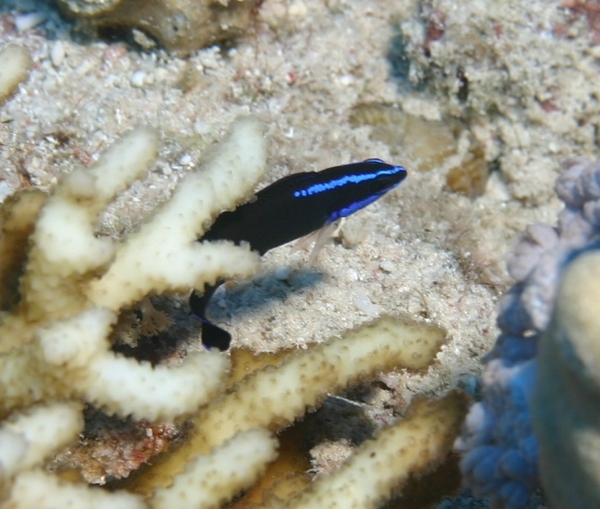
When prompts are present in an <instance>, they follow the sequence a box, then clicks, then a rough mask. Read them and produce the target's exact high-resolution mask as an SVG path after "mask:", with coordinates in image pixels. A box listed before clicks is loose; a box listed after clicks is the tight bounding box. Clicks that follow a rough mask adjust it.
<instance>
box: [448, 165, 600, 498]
mask: <svg viewBox="0 0 600 509" xmlns="http://www.w3.org/2000/svg"><path fill="white" fill-rule="evenodd" d="M555 189H556V192H557V194H558V196H559V198H560V199H561V200H562V201H563V202H564V204H565V207H564V209H563V210H562V211H561V212H560V214H559V216H558V224H557V226H556V227H550V226H547V225H542V224H537V225H534V226H530V227H529V228H528V229H527V231H526V233H525V234H524V235H523V237H522V239H521V240H520V242H519V243H518V245H517V247H516V248H515V251H514V253H513V255H512V257H511V259H510V260H509V264H508V268H509V272H510V274H511V275H512V277H513V278H514V279H515V280H516V284H515V285H514V286H513V288H512V289H511V290H510V291H509V292H508V293H507V294H506V295H505V296H504V297H503V299H502V301H501V303H500V314H499V317H498V326H499V327H500V329H501V334H500V336H499V337H498V340H497V342H496V345H495V346H494V348H493V349H492V351H491V352H490V353H489V354H488V355H487V358H486V368H485V372H484V374H483V400H482V401H481V402H478V403H476V404H475V405H473V406H472V408H471V410H470V412H469V415H468V417H467V420H466V425H465V432H464V435H463V437H462V438H461V439H459V440H458V441H457V448H458V449H459V450H460V451H462V452H463V459H462V465H461V466H462V470H463V474H464V476H465V478H466V479H467V481H468V483H469V484H470V485H471V486H472V487H473V489H474V491H475V493H476V494H477V495H479V496H489V497H490V499H491V501H492V506H493V507H498V508H511V509H518V508H522V507H525V505H526V504H527V502H528V500H529V497H530V495H531V493H532V491H534V490H535V489H537V488H538V487H539V485H540V484H539V481H540V479H541V485H542V487H543V488H544V491H545V493H546V494H547V495H548V498H549V502H550V504H551V505H552V507H556V508H559V507H560V508H583V507H595V506H597V505H598V503H600V467H599V465H598V450H599V445H598V443H599V442H598V441H599V438H598V437H599V436H600V435H599V433H600V429H599V427H598V423H599V422H600V420H599V419H598V398H599V397H600V386H599V385H598V365H599V361H600V358H599V355H598V345H597V343H598V333H597V329H598V316H600V315H599V311H600V308H599V307H598V303H599V302H600V301H599V299H598V283H597V281H598V263H599V262H598V247H599V246H598V244H597V238H598V234H599V233H600V165H599V164H598V163H592V162H590V161H588V160H586V159H584V158H579V157H577V158H572V159H569V160H567V161H566V162H565V163H564V164H563V173H562V174H561V175H560V177H559V178H558V180H557V183H556V188H555ZM581 252H583V254H579V256H577V254H578V253H581ZM574 253H575V254H574ZM563 274H564V277H563ZM561 277H562V278H563V279H562V283H561ZM559 285H560V291H559V290H558V288H559ZM557 292H558V297H557ZM538 469H539V471H538Z"/></svg>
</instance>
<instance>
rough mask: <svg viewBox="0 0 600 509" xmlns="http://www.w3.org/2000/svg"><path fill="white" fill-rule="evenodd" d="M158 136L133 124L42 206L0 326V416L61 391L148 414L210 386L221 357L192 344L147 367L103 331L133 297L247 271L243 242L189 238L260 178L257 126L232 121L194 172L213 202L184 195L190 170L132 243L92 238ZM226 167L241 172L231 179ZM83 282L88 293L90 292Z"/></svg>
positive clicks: (185, 402)
mask: <svg viewBox="0 0 600 509" xmlns="http://www.w3.org/2000/svg"><path fill="white" fill-rule="evenodd" d="M156 144H157V138H156V134H155V133H154V132H153V131H151V130H149V129H137V130H135V131H133V132H132V133H131V134H130V135H128V136H127V137H126V138H125V139H124V140H123V141H121V142H120V143H119V144H117V145H116V146H114V147H113V148H112V149H111V150H109V151H108V153H107V154H106V155H105V156H104V157H103V158H102V159H101V160H100V161H99V162H98V163H97V164H96V165H94V166H93V167H92V168H90V169H84V168H79V169H76V170H74V171H73V172H72V173H71V174H70V175H69V176H68V177H67V178H66V179H65V180H64V181H63V182H62V183H60V184H59V185H58V186H57V189H56V190H55V191H54V193H53V194H52V195H51V196H50V197H49V198H48V199H47V201H46V203H45V205H44V206H43V207H42V209H41V211H40V213H39V218H38V220H37V222H36V226H35V229H34V231H33V233H32V235H31V243H32V248H31V250H30V253H29V258H28V261H27V264H26V266H25V273H24V276H23V278H22V279H21V285H20V293H21V300H20V302H19V304H18V305H17V307H16V309H15V310H14V312H12V313H10V314H8V315H7V316H5V317H4V320H3V322H2V324H0V332H1V337H2V339H1V344H0V351H3V352H5V353H4V355H2V356H0V367H1V373H2V374H1V375H0V380H1V382H2V385H1V386H0V395H1V396H2V398H1V403H0V413H4V414H6V413H7V412H10V411H12V410H14V409H17V408H20V407H23V406H26V405H30V404H33V403H35V402H37V401H42V400H44V399H46V398H60V397H63V398H65V397H66V398H82V399H84V400H85V401H89V402H93V403H94V404H96V405H97V406H100V407H103V408H105V409H106V410H108V411H109V412H111V413H117V414H120V415H123V416H125V415H129V414H131V415H134V416H135V417H137V418H147V419H151V420H154V419H160V418H169V417H175V416H177V415H181V414H183V413H187V412H191V411H194V410H195V409H196V408H198V406H199V405H200V404H202V403H203V402H206V401H207V400H208V399H209V398H210V397H212V396H213V395H214V394H215V393H216V392H217V391H218V390H219V389H220V387H221V384H222V380H223V376H224V373H225V369H226V367H227V365H228V362H227V359H226V358H225V357H223V356H221V355H218V354H215V353H209V352H200V353H195V354H191V355H189V356H188V357H187V358H186V359H185V360H184V362H183V364H182V365H181V366H178V367H176V368H166V367H158V368H152V367H151V366H150V365H149V364H143V363H142V364H140V363H138V361H136V360H134V359H126V358H124V357H121V356H119V355H115V354H114V353H112V352H111V351H110V348H109V346H110V345H109V344H108V341H107V337H108V335H109V333H110V330H111V328H112V326H113V325H114V323H115V321H116V318H117V315H116V312H117V311H118V310H119V309H121V308H122V307H123V306H124V305H126V304H130V303H131V302H132V301H134V300H136V299H141V298H143V297H144V296H146V295H148V294H149V293H163V292H165V291H173V290H185V289H189V288H190V287H194V286H196V287H200V286H201V285H202V284H203V283H205V282H208V283H213V282H214V281H215V279H216V278H218V277H222V276H230V275H232V274H239V275H248V274H249V273H250V272H251V271H252V270H254V269H255V268H256V267H257V263H258V259H257V255H255V254H253V253H250V252H249V251H248V249H244V248H239V247H235V246H232V245H228V244H222V245H214V244H210V245H200V244H198V243H197V242H196V238H197V236H198V235H199V234H200V233H201V231H202V226H203V224H206V223H208V222H209V221H210V219H211V217H212V215H214V214H216V212H217V211H218V210H219V208H221V207H223V206H225V204H227V203H229V206H231V205H232V204H234V203H235V200H236V199H240V197H242V196H243V195H244V194H245V193H247V192H248V191H249V189H250V188H251V186H252V185H253V184H254V182H255V181H256V180H257V179H258V177H259V176H260V175H261V173H262V171H263V167H264V158H265V149H264V140H263V135H262V129H261V127H260V125H259V124H258V123H257V122H255V121H251V120H245V121H241V122H239V123H238V124H237V125H236V127H235V128H234V131H233V134H232V136H231V137H230V138H229V139H228V140H227V141H226V142H225V143H224V144H223V145H222V146H221V148H220V150H216V151H215V153H214V155H213V156H212V159H210V162H209V163H208V166H207V168H208V169H209V171H203V172H202V180H203V182H205V183H206V184H207V187H208V188H209V189H210V192H212V193H214V197H215V198H214V203H213V204H212V205H208V204H207V203H208V202H209V200H208V199H207V196H206V194H204V195H202V194H201V195H200V201H195V200H194V199H193V196H190V189H192V190H194V189H195V187H193V186H191V185H190V181H194V180H196V181H199V180H200V178H199V177H198V178H195V179H194V178H193V176H192V177H191V178H190V177H188V179H187V180H184V182H182V184H181V185H180V186H179V187H178V188H177V189H176V191H175V192H174V195H173V197H172V198H171V200H170V201H169V202H167V203H166V204H165V205H163V207H162V208H161V210H160V211H158V212H157V213H156V214H155V215H154V217H153V218H152V219H151V220H150V221H149V222H148V223H147V224H145V225H144V226H143V227H142V229H141V230H140V232H138V233H136V234H133V235H132V239H131V240H129V239H127V240H125V242H123V243H122V244H120V246H118V247H117V246H115V243H114V241H113V240H111V239H110V238H107V237H104V238H97V237H96V236H95V235H94V226H95V222H96V220H97V215H98V213H99V212H100V211H101V210H102V209H103V208H104V207H105V206H106V205H107V204H108V202H109V201H110V200H112V199H113V198H114V196H115V195H116V194H117V193H119V192H120V191H122V190H123V189H125V188H126V187H127V186H128V185H129V184H130V183H131V182H132V181H133V180H134V179H135V178H137V177H138V176H140V175H141V174H142V173H143V172H145V171H146V170H147V167H148V165H149V163H150V162H151V161H152V160H153V157H154V154H155V153H156ZM248 147H252V150H254V157H249V152H250V151H249V150H248ZM224 167H227V168H228V171H227V172H223V171H222V170H223V168H224ZM235 169H239V170H241V171H239V173H245V174H246V175H247V177H245V178H242V177H240V178H233V176H232V173H231V172H233V171H235ZM223 173H226V175H225V176H224V175H223ZM224 179H227V182H226V183H225V184H223V182H224ZM213 181H214V183H213ZM196 187H197V186H196ZM203 197H204V200H202V198H203ZM173 223H174V224H173ZM166 239H169V240H166ZM130 242H132V245H134V247H135V248H142V247H143V248H144V249H142V250H141V251H137V254H136V251H135V249H133V250H131V249H128V247H127V246H128V245H129V243H130ZM140 244H144V246H141V245H140ZM154 246H158V247H154ZM150 249H157V250H159V251H160V253H154V252H152V251H149V250H150ZM115 253H116V254H115ZM121 253H125V255H123V256H121ZM126 253H130V254H129V255H127V254H126ZM139 253H143V255H142V256H140V254H139ZM143 259H146V260H151V262H143ZM196 259H197V260H196ZM123 260H126V261H123ZM198 260H199V261H198ZM187 262H189V263H187ZM150 263H151V264H152V266H150ZM182 265H183V266H182ZM136 268H137V272H136ZM150 269H153V270H154V271H155V272H156V274H158V275H156V274H154V275H153V274H152V273H151V272H150ZM116 274H117V275H118V274H121V277H117V276H115V275H116ZM105 278H106V279H105ZM186 278H187V280H186ZM107 280H108V281H109V282H110V284H106V283H105V281H107ZM90 285H92V288H94V289H96V290H95V291H94V290H93V291H90V290H89V288H90ZM98 288H100V290H97V289H98ZM107 288H110V291H109V290H107ZM102 289H104V290H102ZM111 297H112V299H111ZM134 395H135V396H136V397H133V396H134Z"/></svg>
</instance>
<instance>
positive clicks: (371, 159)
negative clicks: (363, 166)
mask: <svg viewBox="0 0 600 509" xmlns="http://www.w3.org/2000/svg"><path fill="white" fill-rule="evenodd" d="M363 162H365V163H379V164H385V163H384V162H383V160H382V159H378V158H377V157H372V158H370V159H365V160H364V161H363Z"/></svg>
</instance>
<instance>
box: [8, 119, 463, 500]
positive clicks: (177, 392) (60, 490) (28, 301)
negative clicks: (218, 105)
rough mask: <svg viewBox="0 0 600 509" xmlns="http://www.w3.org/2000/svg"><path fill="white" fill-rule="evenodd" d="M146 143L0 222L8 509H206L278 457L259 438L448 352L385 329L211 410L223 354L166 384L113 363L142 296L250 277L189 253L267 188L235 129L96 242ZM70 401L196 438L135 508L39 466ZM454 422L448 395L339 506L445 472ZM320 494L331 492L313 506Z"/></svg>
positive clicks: (259, 381)
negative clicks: (141, 215)
mask: <svg viewBox="0 0 600 509" xmlns="http://www.w3.org/2000/svg"><path fill="white" fill-rule="evenodd" d="M157 143H158V140H157V135H156V133H155V132H154V131H153V130H151V129H147V128H140V129H136V130H135V131H133V132H132V133H130V134H129V135H128V136H126V137H125V138H124V139H123V140H122V141H121V142H119V143H118V144H116V145H115V146H113V147H112V148H111V149H109V150H108V151H107V152H106V153H105V154H104V155H103V157H102V158H101V159H100V160H99V161H98V162H97V163H96V164H94V165H93V166H92V167H90V168H76V169H74V170H73V171H72V172H71V173H70V174H69V175H68V176H67V177H65V178H64V179H63V180H62V182H60V183H59V184H58V185H57V186H56V188H55V189H54V190H53V192H52V193H51V194H50V196H48V197H46V196H44V195H42V194H40V193H35V192H34V193H23V194H20V195H18V196H15V197H13V198H11V199H10V200H7V201H6V203H5V204H4V205H3V207H2V209H1V210H0V216H1V218H2V219H3V225H2V233H3V237H2V239H1V241H0V253H1V254H2V255H3V259H2V264H0V281H1V282H2V292H3V299H2V303H3V314H2V316H1V322H0V417H2V418H3V419H4V421H3V423H2V425H1V426H0V451H1V452H0V505H1V506H2V507H3V508H11V509H13V508H21V507H23V508H25V507H33V506H35V507H37V508H38V509H42V508H45V507H64V506H74V507H75V506H81V507H96V506H98V507H100V506H107V505H110V506H111V507H119V508H120V507H123V508H129V507H132V508H136V509H137V508H140V509H141V508H142V507H152V508H159V507H178V506H180V505H181V506H183V505H184V504H185V505H186V507H189V506H192V507H197V508H209V507H210V508H212V507H217V506H218V505H219V504H221V503H222V502H223V501H226V500H230V499H231V498H232V497H233V496H235V494H236V493H237V492H239V490H241V489H244V488H246V487H248V486H250V485H251V484H252V483H253V482H254V481H255V480H256V478H257V477H258V476H260V475H261V472H262V471H263V470H264V468H265V465H266V464H267V463H268V462H270V461H272V460H273V459H274V458H275V456H276V454H277V453H276V450H277V442H276V440H275V439H274V438H273V437H272V435H271V432H272V431H278V430H280V429H281V428H282V427H283V426H286V425H288V424H290V423H291V422H292V421H293V420H294V419H296V418H298V417H301V416H302V415H303V414H304V413H305V412H306V410H307V409H310V408H312V407H314V406H315V405H317V404H318V403H319V402H321V401H322V400H323V399H324V398H325V397H326V395H327V394H328V393H329V392H332V391H338V390H341V389H343V388H344V387H346V386H347V385H348V384H350V383H353V382H355V381H357V380H360V379H362V378H363V377H366V376H369V375H372V374H374V373H376V372H377V371H380V370H382V369H388V368H392V367H406V368H411V369H415V370H422V369H425V368H427V367H428V366H429V365H430V364H431V362H432V361H433V360H434V358H435V356H436V354H437V352H438V351H439V348H440V346H441V344H442V342H443V340H444V336H445V334H444V332H443V331H442V330H440V329H439V328H437V327H435V326H431V325H425V324H420V323H415V322H414V321H412V320H399V319H393V318H385V319H382V320H380V321H378V322H377V323H374V324H370V325H367V326H364V327H362V328H359V329H357V330H355V331H352V332H350V333H348V334H347V335H346V336H345V337H343V338H337V339H334V340H331V341H330V342H328V343H324V344H322V345H320V346H317V347H315V348H309V349H308V350H306V351H300V352H295V353H294V354H291V355H289V356H288V357H287V358H286V359H285V360H284V361H283V362H282V363H281V365H279V366H277V367H267V368H264V369H261V370H259V371H257V372H256V373H255V374H252V375H250V376H248V377H246V378H244V379H243V380H241V381H239V382H238V383H237V384H236V385H235V386H234V387H233V388H231V390H230V391H228V392H227V393H226V394H224V395H222V396H221V397H213V396H215V395H216V394H217V393H218V392H221V391H222V390H223V389H224V388H225V386H226V383H225V381H224V376H225V371H226V368H227V366H228V359H227V357H226V356H225V355H223V354H217V353H215V352H205V351H202V352H196V353H190V354H188V355H187V357H186V358H185V359H184V360H183V362H182V363H181V364H180V365H179V366H176V367H171V366H169V367H167V366H164V365H158V366H156V367H152V366H150V364H149V363H144V362H138V361H137V360H135V359H133V358H125V357H122V356H120V355H118V354H115V353H114V352H113V351H112V349H111V345H110V342H109V339H108V338H109V335H110V333H111V331H112V329H113V328H114V326H115V323H116V322H117V318H118V313H119V312H120V311H121V310H122V309H124V308H126V307H127V306H130V305H131V304H133V303H135V302H138V301H140V300H142V299H144V298H146V297H147V296H148V295H150V294H154V293H157V294H158V293H168V292H176V291H185V290H189V288H191V287H195V288H198V289H202V287H203V285H204V284H205V283H211V284H212V283H214V282H215V281H216V280H217V278H220V277H230V276H233V275H240V276H244V275H248V274H251V273H252V272H253V271H254V270H255V269H256V267H257V264H258V256H257V255H256V254H254V253H251V252H250V251H249V250H248V249H247V248H245V247H239V246H233V245H231V244H228V243H226V242H220V243H207V242H205V243H198V242H197V241H196V239H197V238H198V237H199V236H200V235H201V233H202V231H203V229H205V228H206V227H207V226H208V225H209V224H210V221H211V220H212V219H214V217H215V216H216V215H217V214H218V213H219V212H220V211H221V210H223V209H227V208H233V207H234V206H235V205H236V203H238V202H239V201H241V200H243V199H246V198H247V197H248V195H249V194H250V192H251V190H252V188H253V186H254V184H255V182H256V181H257V179H258V178H259V177H260V175H261V173H262V168H263V166H264V160H265V141H264V139H263V134H262V129H261V126H260V124H259V123H258V122H256V121H253V120H243V121H240V122H238V123H237V124H236V125H235V126H234V127H233V131H232V133H231V135H230V136H229V137H228V138H227V139H226V140H225V141H223V142H222V143H221V144H219V145H218V146H217V147H216V148H215V150H214V151H213V153H212V155H210V156H209V157H208V158H207V160H206V163H205V165H204V166H203V167H202V168H201V170H200V171H196V172H192V173H191V174H189V175H188V176H187V177H185V178H184V179H183V180H182V182H181V183H180V184H179V186H178V188H177V189H176V190H175V192H174V193H173V195H172V197H171V198H170V199H169V200H168V201H167V202H165V203H164V204H163V205H162V206H161V207H159V208H158V209H157V210H156V211H155V213H154V215H153V216H152V217H151V218H150V219H148V220H147V221H146V222H145V223H144V224H143V225H142V226H141V227H140V229H139V230H138V231H137V232H135V233H133V234H131V235H130V236H129V237H128V238H126V239H125V240H123V241H115V240H114V239H111V238H109V237H101V236H99V235H97V234H96V233H95V227H96V222H97V220H98V219H97V218H98V215H99V213H100V212H101V211H102V210H103V209H104V208H105V207H106V206H107V205H108V204H109V203H110V202H111V201H112V200H113V199H114V198H115V196H116V195H118V194H119V193H121V192H122V191H123V190H125V189H126V188H127V187H128V186H129V185H130V184H131V183H132V182H133V181H134V180H135V179H137V178H139V177H140V176H141V175H143V173H144V172H145V171H146V170H147V168H148V166H149V165H150V164H151V163H152V161H153V159H154V157H155V154H156V151H157ZM82 402H90V403H93V404H94V405H95V406H98V407H101V408H103V409H105V410H106V411H108V412H109V413H115V414H117V415H120V416H128V415H132V416H133V417H135V418H144V419H148V420H157V419H175V418H179V417H181V416H182V415H189V414H192V413H194V412H196V414H195V416H194V417H193V424H194V429H193V431H192V432H191V437H190V440H189V441H188V442H187V443H186V444H185V445H184V446H183V447H180V448H179V449H177V450H175V452H174V453H172V454H170V455H165V456H164V457H163V458H162V459H157V460H156V461H155V463H154V465H153V466H152V467H149V468H146V469H140V470H139V471H138V472H136V476H135V479H134V480H132V481H131V482H130V484H129V488H130V489H134V490H135V491H137V492H138V493H140V495H134V494H131V493H127V492H124V491H115V492H107V491H104V490H101V489H99V488H92V487H88V486H85V485H82V484H79V483H68V482H65V481H63V480H60V479H59V478H58V477H57V476H55V475H52V474H49V473H48V472H46V471H45V470H43V466H44V462H45V461H46V460H47V459H48V458H49V457H50V456H51V455H52V454H54V453H55V452H56V451H57V450H58V449H59V448H61V447H63V446H64V445H65V444H68V443H69V442H71V441H73V440H74V439H75V438H76V437H77V434H78V433H79V432H80V430H81V429H82V426H83V423H82V414H81V406H82ZM202 405H205V406H204V407H203V408H200V407H201V406H202ZM462 407H463V404H462V400H461V398H457V397H455V396H450V397H449V398H447V399H445V400H442V401H441V402H435V403H420V404H419V405H418V408H417V410H415V411H414V412H412V413H411V415H410V416H409V417H408V418H407V419H405V420H404V421H403V423H402V424H401V425H399V427H398V428H393V429H390V430H389V431H385V432H383V433H382V434H381V436H380V437H379V438H378V439H376V440H375V441H373V442H372V443H369V444H368V445H367V446H365V448H364V450H363V451H362V452H361V453H359V454H358V455H357V456H356V457H355V460H353V463H352V464H350V465H349V466H348V467H347V468H345V469H344V471H341V472H340V473H339V474H337V477H336V478H335V479H332V480H331V483H339V485H348V483H350V484H356V482H355V481H354V479H356V476H357V472H360V471H361V469H364V468H371V467H373V475H371V476H370V477H369V483H368V484H366V483H365V484H364V486H363V490H362V491H361V493H360V494H358V495H357V494H355V493H350V492H349V493H348V504H355V503H359V504H360V505H361V506H365V507H366V506H373V504H375V503H377V501H379V500H381V499H383V498H386V497H388V496H389V493H390V490H391V489H392V487H393V486H394V485H395V484H396V483H398V482H401V481H403V480H404V479H406V478H407V477H408V475H410V474H412V473H415V472H417V473H420V472H421V471H423V470H425V469H427V468H430V467H432V466H435V465H436V464H437V463H438V462H439V461H441V460H442V459H443V457H444V456H445V455H446V454H447V451H448V443H449V441H450V439H451V437H452V436H454V435H455V433H456V429H455V428H456V425H457V422H458V421H459V420H460V416H461V415H462V413H463V412H462ZM265 428H266V429H265ZM396 449H398V452H397V453H396ZM391 465H393V468H390V466H391ZM323 482H324V483H327V481H322V483H323ZM336 485H337V484H336ZM322 491H327V485H325V488H323V487H322V485H321V487H318V486H317V487H315V489H314V493H316V494H317V496H320V495H319V493H321V492H322ZM307 496H308V497H309V498H308V499H307V500H310V497H311V496H314V495H307ZM357 500H358V502H357ZM308 503H312V502H308Z"/></svg>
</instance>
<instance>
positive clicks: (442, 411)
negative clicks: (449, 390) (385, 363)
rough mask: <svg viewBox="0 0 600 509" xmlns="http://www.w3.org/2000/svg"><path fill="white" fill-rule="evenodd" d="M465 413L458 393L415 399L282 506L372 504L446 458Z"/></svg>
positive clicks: (363, 506) (298, 508)
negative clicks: (399, 415) (393, 420)
mask: <svg viewBox="0 0 600 509" xmlns="http://www.w3.org/2000/svg"><path fill="white" fill-rule="evenodd" d="M465 413H466V398H465V397H464V396H462V395H460V394H458V393H453V394H450V395H448V396H446V397H445V398H442V399H440V400H425V399H420V400H418V401H415V402H413V404H412V405H411V407H410V409H409V414H408V415H407V417H405V418H404V419H402V420H401V421H400V422H398V423H397V424H395V425H394V426H390V427H388V428H385V429H383V430H382V431H381V432H379V434H378V435H377V436H376V437H375V439H373V440H368V441H366V442H365V443H364V444H363V445H361V447H359V448H358V449H357V450H356V451H355V452H354V454H353V455H352V457H351V458H350V459H349V460H348V461H347V462H346V463H345V464H344V465H343V466H342V467H341V468H340V469H338V470H336V471H335V472H334V473H333V474H331V475H329V476H323V477H320V478H319V479H318V480H317V481H316V482H315V483H313V484H312V485H311V486H310V487H309V488H308V489H307V490H306V491H305V492H303V493H302V494H301V495H300V496H298V497H297V498H295V499H292V500H288V501H286V503H285V507H286V508H288V509H308V508H316V507H319V508H320V507H323V508H324V507H360V508H361V509H369V508H373V509H376V508H377V507H379V504H380V503H381V502H382V501H383V500H385V499H388V498H389V497H390V495H391V492H392V490H393V489H395V488H399V487H400V485H401V483H404V482H406V480H407V479H408V477H409V476H410V475H417V476H418V475H419V474H423V473H425V472H426V471H428V470H430V469H432V468H433V467H435V466H437V465H438V464H439V463H440V462H441V461H442V460H443V459H444V458H445V457H446V455H447V454H448V453H449V452H450V451H451V450H452V443H453V442H454V439H455V438H456V435H457V434H458V432H459V430H460V426H461V423H462V420H463V418H464V416H465ZM282 505H283V504H277V503H275V504H271V505H269V507H270V508H274V507H279V506H282Z"/></svg>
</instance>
